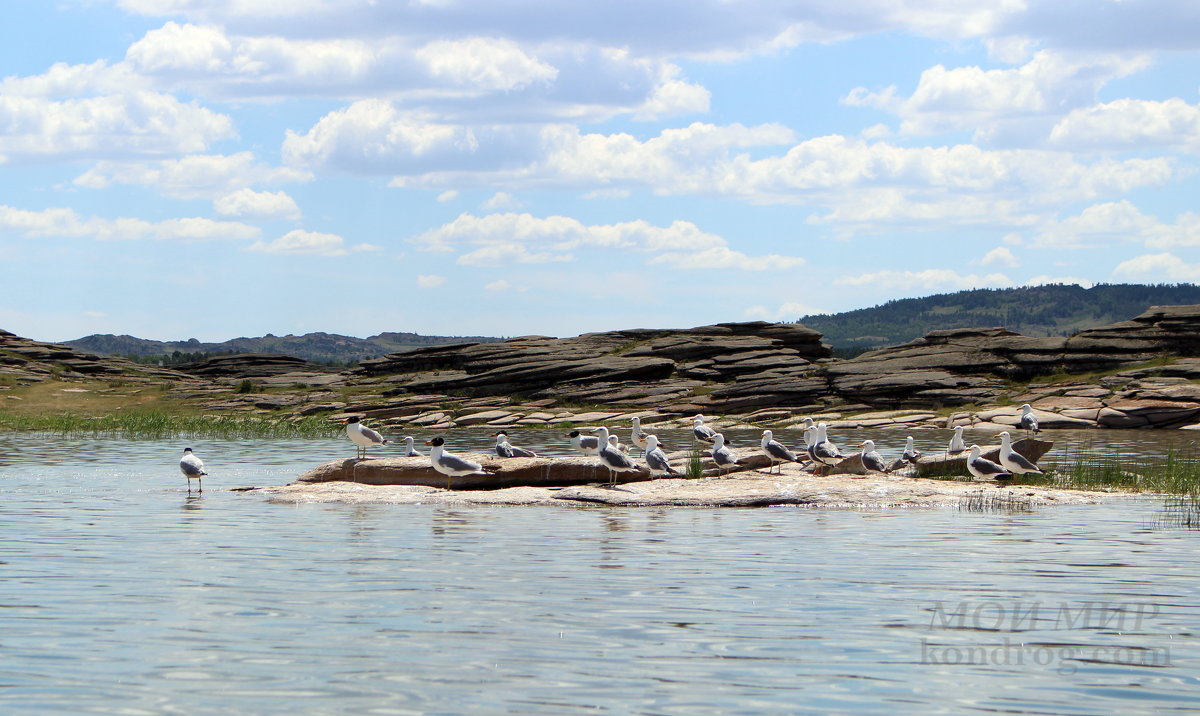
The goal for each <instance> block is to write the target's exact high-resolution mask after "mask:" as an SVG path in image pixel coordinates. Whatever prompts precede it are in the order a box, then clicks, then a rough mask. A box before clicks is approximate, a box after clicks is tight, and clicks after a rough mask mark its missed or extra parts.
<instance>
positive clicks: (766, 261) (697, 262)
mask: <svg viewBox="0 0 1200 716" xmlns="http://www.w3.org/2000/svg"><path fill="white" fill-rule="evenodd" d="M646 263H648V264H662V265H666V266H671V267H674V268H678V269H689V270H690V269H738V270H741V271H785V270H787V269H792V268H798V267H800V266H803V265H804V259H803V258H800V257H798V256H780V255H779V254H767V255H766V256H747V255H746V254H744V253H742V252H741V251H734V250H733V249H731V248H729V247H728V246H710V247H708V248H706V249H703V250H700V251H697V252H668V253H664V254H660V255H658V256H655V257H654V258H652V259H650V260H649V261H647V262H646Z"/></svg>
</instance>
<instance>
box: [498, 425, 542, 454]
mask: <svg viewBox="0 0 1200 716" xmlns="http://www.w3.org/2000/svg"><path fill="white" fill-rule="evenodd" d="M492 437H494V438H496V454H497V455H499V456H500V457H537V453H535V452H534V451H532V450H526V449H525V448H521V447H517V446H515V445H510V444H509V443H508V433H506V432H504V431H503V430H501V431H500V432H498V433H492Z"/></svg>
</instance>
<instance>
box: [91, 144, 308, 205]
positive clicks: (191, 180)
mask: <svg viewBox="0 0 1200 716" xmlns="http://www.w3.org/2000/svg"><path fill="white" fill-rule="evenodd" d="M312 179H313V174H312V172H309V171H306V170H302V169H292V168H290V167H272V166H267V165H265V164H263V163H262V162H259V161H257V160H256V159H255V157H254V153H253V152H238V153H237V154H230V155H221V154H197V155H192V156H187V157H181V158H179V159H167V160H163V161H159V162H116V161H102V162H98V163H97V164H96V165H95V166H94V167H92V168H91V169H89V170H88V171H86V172H84V173H83V174H81V175H80V176H78V177H77V178H76V179H75V184H76V185H77V186H82V187H87V188H89V189H103V188H106V187H108V186H110V185H112V184H131V185H135V186H147V187H151V188H153V189H154V190H155V191H157V192H158V193H160V194H162V195H163V196H169V197H172V198H176V199H215V198H217V197H221V196H225V195H227V194H230V193H232V192H235V191H239V190H241V189H244V188H246V187H250V186H258V185H263V184H281V183H295V182H308V181H312Z"/></svg>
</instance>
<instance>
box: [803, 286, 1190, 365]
mask: <svg viewBox="0 0 1200 716" xmlns="http://www.w3.org/2000/svg"><path fill="white" fill-rule="evenodd" d="M1197 303H1200V286H1197V285H1195V284H1158V285H1141V284H1100V285H1097V286H1093V287H1092V288H1083V287H1081V286H1076V285H1063V284H1055V285H1048V286H1030V287H1023V288H997V289H989V288H983V289H974V290H970V291H959V292H957V293H945V294H939V295H936V296H926V297H925V298H904V299H900V300H896V301H888V302H887V303H885V304H882V305H879V306H875V307H873V308H862V309H858V310H856V311H847V312H845V313H835V314H822V315H812V316H803V317H801V318H800V319H799V320H798V321H797V322H798V323H803V324H804V325H805V326H807V327H809V328H811V329H813V330H816V331H820V332H821V333H822V334H824V339H823V340H824V341H825V342H826V343H828V344H830V345H831V346H833V348H834V351H835V353H836V354H837V355H843V356H845V355H851V354H853V353H856V352H859V351H862V350H867V349H872V348H882V347H884V346H894V345H897V344H900V343H907V342H908V341H911V340H913V339H914V338H919V337H921V336H923V335H925V334H926V333H928V332H930V331H933V330H938V329H943V328H973V327H992V326H1002V327H1004V328H1008V329H1009V330H1013V331H1016V332H1018V333H1023V334H1025V335H1027V336H1060V335H1061V336H1065V335H1070V334H1072V333H1076V332H1078V331H1081V330H1083V329H1085V328H1094V327H1096V326H1101V325H1104V324H1107V323H1114V322H1116V321H1126V320H1129V319H1130V318H1133V317H1134V316H1136V315H1138V314H1140V313H1142V312H1144V311H1145V310H1146V309H1147V308H1149V307H1150V306H1163V305H1182V304H1197Z"/></svg>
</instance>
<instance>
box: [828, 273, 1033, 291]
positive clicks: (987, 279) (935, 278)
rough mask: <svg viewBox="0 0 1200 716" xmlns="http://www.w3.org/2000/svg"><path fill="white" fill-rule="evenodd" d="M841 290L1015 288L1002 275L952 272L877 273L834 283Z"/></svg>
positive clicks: (836, 280)
mask: <svg viewBox="0 0 1200 716" xmlns="http://www.w3.org/2000/svg"><path fill="white" fill-rule="evenodd" d="M834 283H835V284H837V285H839V286H868V287H870V288H872V289H875V290H881V289H907V290H915V289H920V290H925V291H936V292H938V293H945V292H946V291H957V290H960V289H967V288H985V287H996V288H1004V287H1008V286H1012V285H1014V284H1013V281H1012V279H1010V278H1009V277H1008V276H1005V275H1004V274H1002V273H990V274H986V275H982V276H981V275H979V274H964V273H960V272H958V271H954V270H951V269H924V270H922V271H876V272H874V273H865V274H861V275H859V276H846V277H843V278H839V279H835V280H834Z"/></svg>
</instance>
